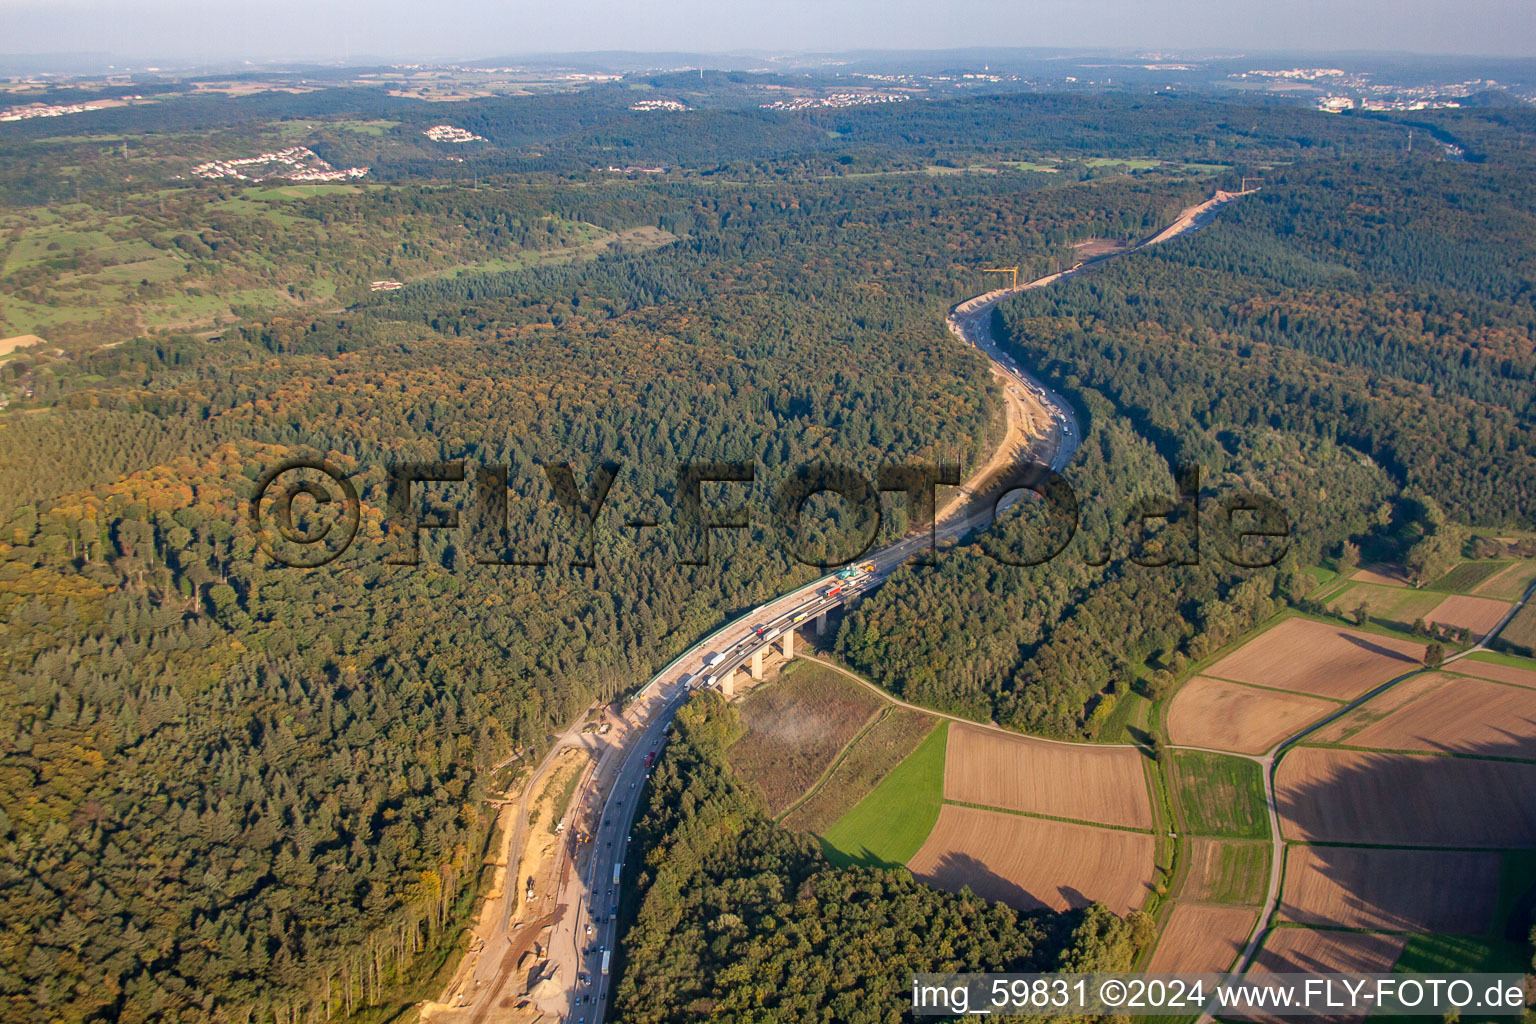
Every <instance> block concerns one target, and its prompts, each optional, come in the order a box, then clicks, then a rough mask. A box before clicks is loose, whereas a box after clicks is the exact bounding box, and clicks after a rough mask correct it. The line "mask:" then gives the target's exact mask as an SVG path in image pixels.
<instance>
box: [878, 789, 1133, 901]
mask: <svg viewBox="0 0 1536 1024" xmlns="http://www.w3.org/2000/svg"><path fill="white" fill-rule="evenodd" d="M1154 850H1155V843H1154V841H1153V838H1152V837H1151V836H1150V835H1147V834H1145V833H1138V832H1126V831H1122V830H1120V829H1108V828H1094V827H1092V826H1088V825H1068V824H1065V823H1062V822H1056V821H1048V820H1045V819H1042V818H1031V817H1025V816H1023V815H1018V814H999V813H997V812H995V811H978V810H973V809H971V808H969V807H957V806H955V805H953V804H946V805H945V806H944V809H943V810H942V811H941V812H940V814H939V820H938V823H937V824H936V825H935V826H934V829H933V834H932V835H930V836H929V837H928V841H927V842H926V843H924V844H923V847H922V849H921V850H919V851H918V852H917V854H916V856H914V857H913V858H912V859H911V861H910V862H909V863H908V865H907V866H908V867H909V868H911V870H912V873H913V874H914V875H916V876H917V877H918V878H920V879H921V880H923V881H924V882H927V883H928V884H930V885H934V886H937V887H938V888H940V889H945V890H947V891H950V892H957V891H959V890H960V889H961V888H962V887H963V886H969V887H970V888H971V890H972V891H973V892H975V893H976V894H978V895H980V896H984V897H986V898H987V899H993V900H1002V901H1003V902H1004V903H1007V904H1008V905H1009V906H1011V907H1015V908H1017V909H1019V910H1037V909H1040V908H1042V907H1049V908H1050V909H1053V910H1066V909H1068V908H1076V907H1083V906H1087V905H1088V903H1090V902H1092V901H1094V900H1099V901H1101V902H1102V903H1104V904H1105V905H1106V906H1108V907H1109V909H1110V910H1113V911H1114V912H1115V913H1117V914H1125V913H1127V912H1129V911H1131V910H1135V909H1136V908H1138V907H1140V906H1141V905H1142V903H1143V902H1144V901H1145V899H1146V897H1147V896H1148V894H1149V893H1150V892H1151V888H1152V877H1153V874H1154V868H1153V863H1152V861H1153V856H1154Z"/></svg>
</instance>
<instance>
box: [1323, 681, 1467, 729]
mask: <svg viewBox="0 0 1536 1024" xmlns="http://www.w3.org/2000/svg"><path fill="white" fill-rule="evenodd" d="M1461 678H1463V677H1461V676H1455V675H1451V674H1450V673H1449V672H1420V673H1419V674H1418V675H1415V676H1410V677H1409V678H1407V679H1404V680H1403V681H1402V682H1400V683H1398V684H1397V685H1396V686H1393V687H1392V688H1391V689H1389V690H1387V691H1385V692H1384V693H1380V694H1377V695H1376V696H1375V697H1372V698H1371V699H1370V700H1368V701H1366V702H1365V703H1364V704H1362V705H1360V706H1359V707H1357V708H1355V709H1354V710H1353V711H1351V712H1349V713H1348V714H1345V715H1340V716H1339V717H1338V718H1336V719H1334V720H1333V721H1331V722H1329V723H1328V724H1327V725H1325V726H1323V727H1322V728H1321V729H1318V730H1317V731H1316V732H1313V733H1309V734H1308V735H1307V737H1306V741H1305V742H1307V743H1316V744H1322V743H1342V742H1344V741H1345V740H1346V739H1348V738H1349V737H1350V736H1352V735H1353V734H1354V733H1356V732H1358V731H1359V730H1361V729H1364V728H1365V727H1366V726H1368V725H1371V724H1372V723H1374V722H1379V721H1381V720H1382V719H1383V718H1386V717H1387V716H1388V715H1390V714H1392V713H1393V712H1394V711H1397V710H1398V709H1400V708H1403V707H1407V706H1409V705H1411V704H1412V703H1413V702H1414V701H1416V700H1418V699H1419V698H1420V697H1423V696H1424V695H1425V694H1428V693H1433V692H1434V691H1435V690H1438V689H1439V688H1440V687H1442V686H1444V685H1445V684H1446V683H1448V682H1452V681H1454V680H1457V679H1461Z"/></svg>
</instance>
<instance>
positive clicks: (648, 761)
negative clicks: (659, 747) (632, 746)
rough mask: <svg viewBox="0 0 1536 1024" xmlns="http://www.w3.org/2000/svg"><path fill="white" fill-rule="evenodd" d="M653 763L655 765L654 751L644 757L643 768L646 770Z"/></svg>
mask: <svg viewBox="0 0 1536 1024" xmlns="http://www.w3.org/2000/svg"><path fill="white" fill-rule="evenodd" d="M655 763H656V751H654V750H653V751H651V752H650V753H649V754H646V755H645V766H646V767H647V768H649V767H650V766H651V765H653V764H655Z"/></svg>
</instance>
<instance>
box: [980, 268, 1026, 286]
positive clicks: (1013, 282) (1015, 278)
mask: <svg viewBox="0 0 1536 1024" xmlns="http://www.w3.org/2000/svg"><path fill="white" fill-rule="evenodd" d="M981 272H982V273H983V274H1008V275H1010V276H1009V278H1008V287H1009V288H1017V287H1018V286H1019V268H1018V267H982V268H981Z"/></svg>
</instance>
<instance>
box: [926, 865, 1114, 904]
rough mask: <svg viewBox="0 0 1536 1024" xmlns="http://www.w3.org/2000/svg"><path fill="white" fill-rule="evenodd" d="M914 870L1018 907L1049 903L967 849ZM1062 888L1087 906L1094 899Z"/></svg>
mask: <svg viewBox="0 0 1536 1024" xmlns="http://www.w3.org/2000/svg"><path fill="white" fill-rule="evenodd" d="M913 874H914V875H916V876H917V878H918V879H919V880H920V881H923V882H926V883H927V884H929V885H931V886H933V887H935V888H937V889H943V890H944V891H945V892H959V891H960V890H961V889H964V888H969V889H970V890H971V892H973V893H975V894H976V895H977V896H981V897H983V898H984V899H988V900H997V901H1000V902H1003V903H1006V904H1008V906H1010V907H1012V908H1013V909H1015V910H1041V909H1044V908H1045V907H1046V902H1045V901H1044V900H1042V899H1040V898H1039V897H1037V896H1035V895H1034V894H1033V893H1031V892H1029V891H1028V890H1026V889H1025V888H1024V887H1023V886H1021V885H1019V884H1018V883H1017V882H1014V881H1012V880H1011V879H1007V878H1004V877H1003V876H1002V875H999V874H998V873H997V872H995V871H993V870H992V869H991V868H989V867H987V866H986V865H985V864H983V863H982V862H981V861H979V860H977V859H976V858H975V857H972V856H971V855H970V854H966V853H954V852H951V853H946V854H945V855H944V856H943V857H942V858H941V859H940V860H939V863H938V864H937V865H935V866H934V868H933V870H932V871H929V872H924V873H921V874H918V873H917V872H913ZM1061 892H1062V894H1063V895H1064V896H1065V895H1066V894H1068V893H1071V895H1072V897H1073V898H1074V899H1075V900H1080V901H1081V904H1080V905H1081V906H1087V905H1088V903H1089V902H1090V901H1089V900H1088V899H1086V898H1085V897H1083V895H1082V894H1081V893H1078V892H1076V891H1075V890H1068V889H1063V890H1061ZM1072 906H1073V907H1077V906H1079V903H1077V902H1073V904H1072Z"/></svg>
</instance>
